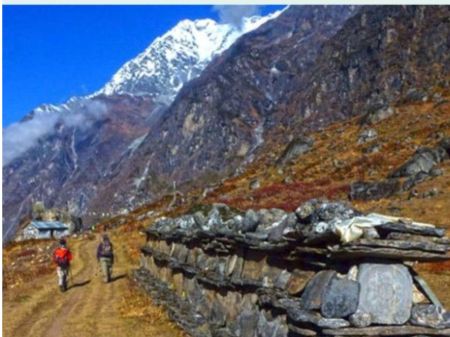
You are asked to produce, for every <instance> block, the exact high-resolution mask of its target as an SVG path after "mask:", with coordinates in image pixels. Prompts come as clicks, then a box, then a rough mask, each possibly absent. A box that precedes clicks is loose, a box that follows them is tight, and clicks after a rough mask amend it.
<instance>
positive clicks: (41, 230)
mask: <svg viewBox="0 0 450 337" xmlns="http://www.w3.org/2000/svg"><path fill="white" fill-rule="evenodd" d="M70 227H71V226H70V224H65V223H62V222H60V221H36V220H33V221H31V222H30V223H29V224H28V226H26V227H25V228H24V229H23V231H22V233H20V235H19V237H18V239H19V240H28V239H51V238H60V237H62V236H66V235H69V234H70V229H71V228H70Z"/></svg>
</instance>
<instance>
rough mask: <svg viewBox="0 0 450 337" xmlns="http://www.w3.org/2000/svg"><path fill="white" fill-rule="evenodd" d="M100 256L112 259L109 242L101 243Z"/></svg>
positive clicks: (111, 249)
mask: <svg viewBox="0 0 450 337" xmlns="http://www.w3.org/2000/svg"><path fill="white" fill-rule="evenodd" d="M102 256H104V257H112V256H113V248H112V244H111V242H109V241H104V242H103V243H102Z"/></svg>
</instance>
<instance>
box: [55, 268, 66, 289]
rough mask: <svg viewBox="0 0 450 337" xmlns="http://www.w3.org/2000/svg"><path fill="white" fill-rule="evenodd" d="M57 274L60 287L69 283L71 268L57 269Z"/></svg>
mask: <svg viewBox="0 0 450 337" xmlns="http://www.w3.org/2000/svg"><path fill="white" fill-rule="evenodd" d="M56 273H57V274H58V284H59V285H60V286H62V285H64V281H65V280H66V281H67V275H68V274H69V268H61V267H59V266H58V267H57V268H56Z"/></svg>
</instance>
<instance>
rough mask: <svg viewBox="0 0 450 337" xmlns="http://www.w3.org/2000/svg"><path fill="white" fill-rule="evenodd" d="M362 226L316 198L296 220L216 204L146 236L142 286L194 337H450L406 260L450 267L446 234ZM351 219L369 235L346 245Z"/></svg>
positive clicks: (164, 222) (398, 225)
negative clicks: (440, 262)
mask: <svg viewBox="0 0 450 337" xmlns="http://www.w3.org/2000/svg"><path fill="white" fill-rule="evenodd" d="M367 219H372V222H373V221H374V220H373V219H374V217H370V216H369V217H365V216H362V215H361V214H359V213H358V212H357V211H355V210H353V209H351V208H350V207H348V206H346V205H343V204H339V203H328V202H320V201H317V200H313V201H311V202H308V203H306V204H304V205H302V206H301V207H299V209H298V210H297V211H296V213H285V212H283V211H281V210H260V211H248V212H247V213H246V214H237V213H233V212H231V211H230V210H229V209H228V208H227V207H226V206H223V205H216V206H214V207H213V208H212V209H211V210H210V211H209V212H208V213H206V212H204V213H201V212H197V213H195V214H193V215H187V216H183V217H180V218H177V219H161V220H159V221H158V222H157V223H155V224H154V225H153V226H151V227H149V228H148V229H147V230H146V234H147V241H146V244H145V246H144V247H142V258H141V268H140V269H139V270H137V271H136V272H135V278H136V279H137V280H138V281H139V282H140V284H141V285H142V286H143V287H144V288H145V289H146V290H147V291H148V292H149V293H150V295H151V296H152V297H153V299H154V300H155V301H156V302H157V303H161V304H163V305H164V306H165V307H166V308H167V309H168V311H169V314H170V315H171V317H172V318H173V319H174V320H175V321H176V322H177V323H179V324H180V325H181V326H182V327H183V328H184V329H185V330H186V331H187V332H188V333H189V334H191V335H192V336H242V337H253V336H264V337H266V336H271V337H282V336H297V335H300V336H315V335H319V336H321V335H389V336H395V335H405V334H406V335H408V334H409V335H417V334H427V335H448V334H449V333H450V330H449V328H450V316H449V315H448V314H447V313H446V312H445V310H444V309H443V308H441V307H440V305H439V303H432V301H430V299H431V300H433V296H432V294H430V293H429V292H428V288H426V287H425V288H423V283H422V286H419V283H420V282H419V283H418V281H421V279H420V278H418V276H417V275H416V274H415V272H414V271H413V270H412V269H410V267H409V266H408V263H407V262H405V261H408V260H428V261H430V260H431V261H433V260H440V259H448V258H449V256H448V254H447V251H448V250H449V247H450V245H449V241H448V240H447V239H445V238H443V237H442V236H443V231H442V230H440V229H437V228H434V227H430V226H424V225H423V224H414V223H404V222H402V221H396V222H386V223H377V224H376V225H374V226H368V225H367V221H366V223H365V227H363V226H361V224H362V223H363V222H364V221H363V220H367ZM378 219H380V218H378ZM381 219H386V218H383V217H381ZM350 220H351V221H350ZM357 220H358V221H357ZM325 221H326V222H325ZM346 221H347V222H349V221H350V222H351V223H352V225H353V227H352V230H353V232H355V231H356V229H355V228H359V229H361V228H363V230H361V233H359V234H358V235H359V236H358V235H353V234H354V233H353V232H352V233H353V234H352V235H353V236H351V239H352V240H350V241H348V242H343V241H345V240H346V239H348V235H347V234H348V233H347V234H346V235H342V228H345V226H344V227H343V224H345V223H346ZM378 222H380V221H378ZM355 223H356V224H359V227H358V226H356V225H355ZM350 227H351V226H349V228H350ZM405 235H406V236H408V235H409V240H408V241H407V240H405V237H404V236H405ZM434 302H436V301H434Z"/></svg>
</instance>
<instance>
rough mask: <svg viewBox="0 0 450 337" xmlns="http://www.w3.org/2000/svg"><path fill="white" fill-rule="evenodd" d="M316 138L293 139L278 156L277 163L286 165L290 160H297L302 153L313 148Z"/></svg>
mask: <svg viewBox="0 0 450 337" xmlns="http://www.w3.org/2000/svg"><path fill="white" fill-rule="evenodd" d="M313 144H314V140H312V139H311V138H308V137H298V138H295V139H294V140H292V141H291V142H290V143H289V145H288V146H287V147H286V149H285V150H284V151H283V153H282V154H281V156H280V158H278V160H277V163H278V164H279V165H284V164H286V163H288V162H290V161H293V160H296V159H297V158H298V157H299V156H301V155H302V154H304V153H306V152H308V151H310V150H311V148H312V146H313Z"/></svg>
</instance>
